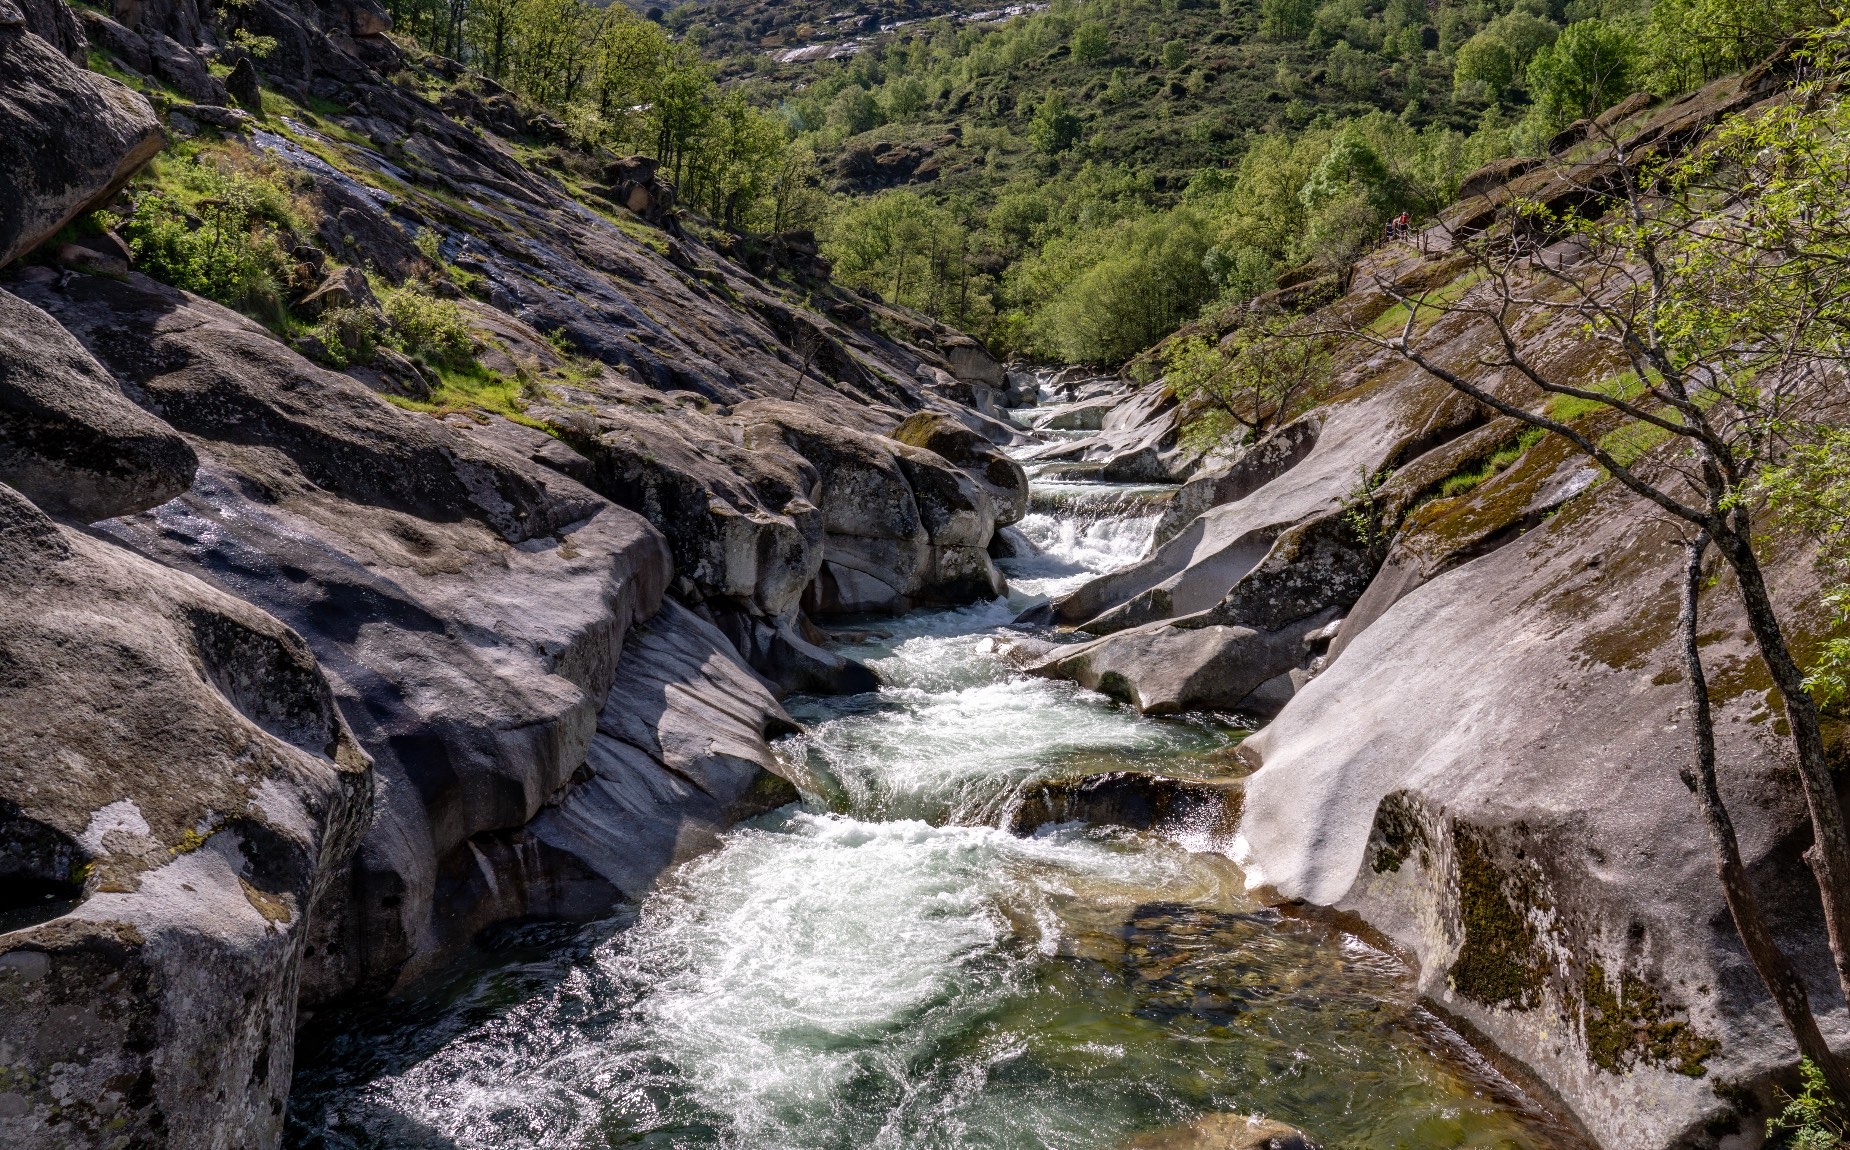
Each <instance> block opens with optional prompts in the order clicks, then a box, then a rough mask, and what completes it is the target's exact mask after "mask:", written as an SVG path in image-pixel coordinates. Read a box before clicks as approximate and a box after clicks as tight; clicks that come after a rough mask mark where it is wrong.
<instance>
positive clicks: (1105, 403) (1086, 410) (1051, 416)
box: [1031, 395, 1123, 431]
mask: <svg viewBox="0 0 1850 1150" xmlns="http://www.w3.org/2000/svg"><path fill="white" fill-rule="evenodd" d="M1122 400H1123V397H1122V396H1116V395H1104V396H1100V397H1098V398H1097V399H1082V400H1078V401H1076V402H1073V403H1062V404H1060V405H1059V406H1057V407H1045V408H1042V409H1041V410H1039V411H1037V412H1035V413H1034V419H1033V421H1032V424H1031V426H1033V428H1034V430H1036V431H1103V430H1105V417H1106V416H1107V415H1109V414H1111V410H1112V409H1113V408H1115V407H1117V406H1118V404H1119V403H1120V402H1122Z"/></svg>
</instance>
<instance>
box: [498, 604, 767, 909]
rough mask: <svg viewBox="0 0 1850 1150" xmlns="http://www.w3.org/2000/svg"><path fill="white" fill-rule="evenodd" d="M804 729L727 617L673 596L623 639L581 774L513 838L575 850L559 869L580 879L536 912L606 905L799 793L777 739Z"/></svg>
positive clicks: (635, 893) (516, 848)
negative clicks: (756, 668)
mask: <svg viewBox="0 0 1850 1150" xmlns="http://www.w3.org/2000/svg"><path fill="white" fill-rule="evenodd" d="M795 729H796V725H795V724H794V723H792V722H791V721H790V717H789V716H788V715H786V714H785V713H784V709H783V708H782V707H781V706H779V705H778V702H777V700H776V698H775V697H773V695H772V693H771V691H770V689H769V687H768V686H767V685H766V684H765V683H764V682H763V681H762V680H760V679H759V678H758V677H757V676H756V675H754V674H753V673H752V672H751V670H750V669H748V668H747V667H745V666H744V664H743V663H742V662H741V661H740V659H739V655H738V653H737V652H736V651H735V650H734V649H733V647H732V644H731V643H729V642H728V641H727V640H726V637H725V636H724V635H722V634H721V633H720V632H719V630H718V629H717V628H715V627H714V626H712V625H711V624H710V623H706V622H704V621H703V620H701V619H700V618H699V617H697V616H696V615H694V613H693V612H691V611H689V610H687V609H686V608H685V607H681V606H679V605H678V604H675V603H673V602H669V603H665V604H664V605H663V607H662V610H661V611H660V613H658V614H657V615H656V616H655V617H654V618H653V619H651V620H649V621H648V622H647V623H645V624H642V625H641V626H639V627H637V628H636V629H634V630H633V631H632V632H631V633H630V635H629V637H628V639H627V640H626V641H625V642H624V646H623V658H622V659H621V660H620V661H619V662H618V664H617V678H616V682H615V683H614V684H612V686H611V689H610V694H609V696H608V697H607V698H606V701H605V705H604V709H603V711H602V712H601V713H600V714H599V716H598V723H597V734H596V735H595V736H594V737H593V738H592V740H591V748H590V751H589V753H588V755H587V757H586V759H585V767H584V771H583V773H582V776H583V777H581V778H579V779H578V780H576V782H575V785H574V786H573V787H572V788H571V789H570V790H568V791H566V792H565V794H564V795H563V796H562V797H561V798H560V800H559V801H558V802H556V803H554V804H551V805H549V806H548V807H547V809H546V810H545V811H544V812H543V813H542V814H541V815H540V817H539V818H537V819H535V820H534V821H533V823H532V824H530V825H529V826H528V827H527V828H526V829H525V830H523V831H522V832H521V833H520V835H518V836H516V837H515V838H513V839H512V840H510V841H509V843H508V845H507V847H506V848H505V849H507V850H508V851H510V852H511V853H513V854H515V855H518V854H520V853H521V852H522V849H523V846H524V845H525V844H527V843H532V844H536V845H538V846H539V847H540V848H542V849H543V850H545V851H550V852H557V853H558V854H560V855H563V856H568V857H569V858H571V859H572V860H574V867H573V868H565V867H557V868H555V869H556V870H558V871H560V872H561V873H570V874H573V875H574V876H575V878H574V881H572V882H569V883H565V884H553V885H551V886H548V887H546V888H543V890H544V893H545V896H546V899H547V900H548V901H545V902H542V901H540V900H539V899H537V898H536V899H534V901H533V902H531V903H530V904H529V906H528V908H527V913H529V914H545V915H548V916H551V917H566V918H590V917H595V916H598V915H602V914H607V913H608V912H609V911H610V909H611V907H612V906H613V905H614V904H615V903H617V902H618V901H621V900H623V899H636V898H639V897H641V895H642V894H644V893H645V892H646V891H647V890H648V889H649V887H650V886H651V885H653V883H654V882H655V880H656V878H657V877H659V876H660V875H661V874H662V873H663V872H664V871H666V870H667V869H668V868H669V867H670V866H672V865H674V864H675V863H677V862H681V861H683V860H685V859H687V858H690V857H692V856H693V855H695V854H699V853H701V852H703V851H705V850H708V849H710V848H711V847H713V846H714V845H716V843H717V841H718V835H719V832H720V831H722V830H724V829H725V828H726V827H729V826H731V825H732V824H733V823H735V822H738V821H739V820H740V819H745V818H750V817H752V816H754V815H758V814H762V813H764V812H765V811H768V810H771V809H773V808H776V807H780V806H783V805H784V804H786V803H792V802H795V801H797V797H798V796H797V792H796V788H795V787H793V786H792V785H791V784H790V783H789V782H788V781H786V780H785V779H784V778H783V777H782V775H781V774H780V773H779V771H780V770H781V768H780V766H779V764H778V761H777V757H776V755H775V754H774V753H773V752H772V750H771V748H770V745H769V743H768V742H767V738H768V737H770V736H775V735H780V734H786V733H788V732H791V731H794V730H795ZM535 893H538V892H535ZM554 899H556V900H557V901H552V900H554ZM502 917H507V916H506V915H503V916H502Z"/></svg>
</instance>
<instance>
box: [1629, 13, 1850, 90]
mask: <svg viewBox="0 0 1850 1150" xmlns="http://www.w3.org/2000/svg"><path fill="white" fill-rule="evenodd" d="M1829 19H1830V11H1829V9H1828V8H1827V7H1826V6H1825V5H1823V4H1820V3H1818V2H1817V0H1656V2H1655V3H1653V4H1652V5H1651V20H1650V23H1649V25H1647V27H1646V29H1645V35H1644V48H1645V55H1646V62H1645V64H1646V70H1647V71H1648V73H1649V75H1650V80H1651V85H1652V87H1654V88H1656V89H1657V90H1659V91H1661V92H1664V93H1672V92H1680V91H1682V90H1684V89H1686V88H1692V87H1695V86H1696V85H1697V84H1701V83H1704V82H1706V81H1709V80H1713V79H1715V78H1716V77H1718V76H1723V75H1726V74H1728V73H1729V72H1741V71H1745V70H1746V69H1748V68H1751V67H1752V66H1753V65H1755V64H1757V63H1759V62H1760V61H1761V60H1763V59H1765V58H1766V57H1767V55H1769V54H1770V53H1771V52H1772V51H1773V49H1774V48H1776V47H1778V46H1779V43H1780V41H1781V40H1784V39H1785V38H1786V37H1787V36H1789V35H1791V34H1792V33H1793V31H1795V30H1796V29H1798V28H1802V27H1805V26H1807V25H1812V24H1822V23H1826V22H1828V21H1829Z"/></svg>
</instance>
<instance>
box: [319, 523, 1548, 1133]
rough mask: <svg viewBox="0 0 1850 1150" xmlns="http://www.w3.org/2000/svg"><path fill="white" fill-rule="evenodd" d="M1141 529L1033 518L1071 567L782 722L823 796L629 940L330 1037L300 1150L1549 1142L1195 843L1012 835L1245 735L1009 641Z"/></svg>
mask: <svg viewBox="0 0 1850 1150" xmlns="http://www.w3.org/2000/svg"><path fill="white" fill-rule="evenodd" d="M1082 510H1083V509H1082ZM1150 527H1151V520H1149V519H1148V518H1143V519H1133V520H1123V519H1110V518H1104V519H1100V518H1097V517H1087V516H1085V515H1083V514H1080V515H1067V516H1063V515H1061V514H1059V509H1058V508H1057V507H1056V508H1054V509H1053V510H1052V511H1046V510H1041V511H1037V512H1036V513H1035V515H1033V516H1031V517H1030V518H1029V520H1027V521H1025V522H1024V524H1023V531H1024V533H1025V534H1027V535H1029V536H1030V537H1031V538H1034V539H1036V540H1037V541H1038V542H1040V543H1041V544H1042V545H1043V546H1045V547H1046V548H1047V553H1046V554H1045V555H1043V556H1041V557H1038V558H1035V559H1030V560H1023V561H1020V562H1018V563H1016V564H1015V571H1014V572H1013V574H1014V576H1015V586H1016V588H1017V592H1016V595H1015V597H1014V600H1013V602H1011V603H1007V604H1001V603H998V604H992V605H987V606H982V607H976V608H969V609H964V610H960V611H948V612H937V613H931V614H919V615H915V616H911V617H908V618H906V619H904V620H900V621H896V622H892V623H887V624H881V625H879V626H881V627H882V628H883V630H884V633H883V634H881V635H878V636H873V637H867V638H864V639H863V640H862V642H861V643H860V645H859V646H858V647H856V648H854V649H853V653H855V654H857V655H859V656H861V657H863V658H867V659H869V660H870V661H871V662H872V663H873V664H874V666H875V667H876V669H877V670H878V672H879V673H880V675H881V677H882V681H883V683H885V684H886V685H885V687H884V688H883V689H882V690H881V691H880V692H879V693H878V694H877V695H867V696H859V697H855V698H851V699H828V700H794V701H793V702H792V705H791V710H792V712H793V714H794V715H795V716H796V717H797V718H798V719H799V720H800V721H801V722H803V723H804V724H805V727H806V732H805V733H804V734H803V735H799V736H795V737H793V738H792V739H790V740H787V741H786V742H785V743H784V744H782V745H781V746H780V748H779V752H780V754H781V755H782V756H783V757H784V759H785V761H786V763H787V764H788V765H789V767H790V769H791V773H792V774H793V776H794V777H796V778H797V779H799V780H800V786H801V788H802V790H803V792H804V794H805V796H806V801H805V802H804V803H803V804H801V805H800V806H795V807H789V808H785V809H784V810H781V811H777V812H774V813H772V814H771V815H768V816H766V817H765V818H763V819H760V820H758V821H756V822H755V823H753V824H750V825H747V826H744V827H741V828H739V829H737V830H735V831H734V832H732V833H731V834H729V835H728V836H727V838H726V840H725V842H724V844H723V846H722V847H721V848H720V849H719V850H717V851H715V852H713V853H711V854H709V855H706V856H704V857H702V858H699V859H697V860H695V861H693V862H692V863H690V864H688V865H686V866H684V867H682V868H680V869H679V870H678V871H677V872H675V873H674V874H672V875H670V876H669V877H668V878H667V879H666V880H665V881H664V882H663V883H662V884H661V886H660V887H659V888H658V889H657V890H656V892H655V893H654V894H653V895H651V896H650V897H649V898H648V899H647V900H646V901H645V902H644V903H643V904H642V905H641V906H640V907H639V908H632V909H630V910H628V911H626V913H624V914H623V915H621V916H619V917H618V918H616V919H614V920H612V921H610V922H606V923H600V924H594V925H593V926H590V927H586V928H582V929H567V928H560V927H554V928H550V929H548V928H534V929H529V930H527V931H525V932H515V933H509V934H506V935H504V936H503V937H502V938H501V939H500V940H498V945H497V946H496V947H494V948H492V949H491V951H490V952H489V953H486V954H484V955H483V956H482V958H481V960H480V961H479V962H477V963H476V964H474V965H473V966H472V967H471V968H470V969H467V970H464V971H461V972H458V973H456V974H455V975H453V976H452V977H451V979H450V980H449V981H448V982H447V983H446V984H445V985H441V986H432V987H430V988H427V990H426V992H425V993H423V994H421V995H419V996H416V997H414V998H411V999H409V1000H407V1001H404V1002H400V1003H396V1004H393V1005H392V1006H390V1007H388V1008H384V1009H383V1010H376V1011H373V1012H371V1013H369V1014H367V1015H366V1016H364V1017H360V1016H349V1017H343V1018H338V1019H332V1020H321V1022H320V1023H319V1024H318V1026H317V1027H316V1028H315V1029H314V1030H313V1031H311V1033H312V1034H313V1035H314V1037H312V1038H311V1040H310V1042H309V1043H308V1044H306V1045H305V1048H304V1065H303V1067H302V1068H301V1070H300V1071H299V1073H298V1077H297V1091H298V1096H297V1102H296V1105H295V1110H294V1119H293V1122H292V1129H291V1135H290V1140H291V1143H292V1145H294V1146H296V1147H298V1148H302V1150H306V1148H309V1147H393V1148H410V1147H420V1148H422V1147H444V1148H450V1147H459V1148H471V1150H473V1148H478V1147H479V1148H496V1150H501V1148H506V1150H513V1148H523V1150H524V1148H529V1147H559V1148H572V1150H582V1148H592V1147H615V1146H639V1147H677V1148H679V1147H708V1146H711V1147H726V1148H737V1150H798V1148H801V1150H811V1148H814V1150H849V1148H861V1147H892V1148H895V1150H897V1148H902V1147H904V1148H915V1147H916V1148H926V1147H930V1148H944V1150H952V1148H988V1147H994V1148H997V1150H1002V1148H1008V1150H1016V1148H1021V1150H1028V1148H1039V1147H1046V1148H1060V1150H1082V1148H1085V1150H1091V1148H1098V1150H1111V1148H1117V1147H1121V1146H1123V1145H1124V1143H1125V1142H1126V1140H1127V1139H1129V1138H1131V1137H1132V1136H1136V1135H1143V1134H1148V1133H1150V1132H1153V1131H1162V1130H1164V1129H1166V1128H1171V1127H1175V1126H1177V1125H1179V1124H1184V1123H1186V1122H1188V1121H1189V1120H1191V1119H1194V1118H1197V1117H1200V1116H1202V1115H1205V1114H1209V1113H1214V1112H1228V1111H1232V1112H1239V1113H1254V1112H1262V1113H1264V1114H1266V1115H1268V1116H1270V1117H1274V1118H1278V1119H1281V1120H1284V1121H1288V1122H1292V1123H1295V1124H1298V1125H1301V1126H1302V1127H1304V1128H1305V1129H1306V1130H1307V1131H1308V1132H1310V1133H1311V1134H1312V1135H1313V1136H1314V1137H1316V1138H1318V1139H1319V1140H1321V1141H1322V1142H1324V1144H1325V1145H1327V1146H1332V1147H1338V1146H1340V1147H1357V1148H1362V1147H1368V1148H1383V1150H1385V1148H1390V1147H1405V1148H1413V1147H1422V1148H1425V1147H1515V1148H1531V1147H1536V1148H1539V1147H1547V1146H1555V1145H1559V1144H1560V1143H1559V1142H1558V1141H1557V1140H1556V1136H1555V1134H1554V1132H1552V1131H1551V1129H1550V1128H1549V1127H1548V1126H1547V1125H1546V1124H1545V1123H1544V1122H1542V1121H1540V1120H1539V1119H1538V1118H1537V1117H1535V1116H1534V1115H1533V1114H1531V1113H1527V1112H1525V1111H1524V1110H1523V1109H1522V1107H1521V1100H1520V1098H1519V1096H1517V1095H1516V1094H1515V1092H1514V1090H1513V1088H1510V1087H1509V1086H1508V1085H1507V1084H1505V1083H1502V1082H1500V1081H1499V1080H1498V1079H1497V1078H1496V1077H1495V1076H1494V1074H1492V1073H1491V1072H1490V1071H1489V1070H1488V1068H1486V1067H1484V1066H1482V1065H1481V1064H1478V1063H1476V1062H1475V1061H1474V1060H1473V1059H1472V1058H1471V1057H1470V1056H1469V1054H1468V1052H1467V1051H1465V1049H1464V1048H1463V1046H1462V1044H1460V1043H1458V1042H1457V1040H1456V1039H1455V1037H1453V1036H1452V1035H1451V1034H1450V1033H1449V1032H1448V1031H1447V1030H1446V1029H1445V1027H1444V1026H1443V1025H1441V1024H1440V1023H1439V1022H1438V1020H1436V1019H1434V1018H1433V1017H1431V1016H1430V1015H1429V1014H1427V1013H1426V1012H1425V1011H1424V1010H1423V1009H1421V1008H1420V1007H1419V1006H1418V1005H1417V1004H1416V1003H1415V1002H1414V1001H1413V1000H1412V997H1411V994H1410V991H1409V987H1408V980H1407V977H1406V972H1405V971H1404V970H1403V969H1401V968H1400V966H1399V965H1398V964H1397V963H1396V962H1395V961H1393V960H1392V959H1391V958H1389V957H1388V956H1386V955H1384V954H1382V953H1380V952H1378V951H1376V950H1374V949H1372V948H1370V947H1368V946H1366V945H1364V944H1363V943H1362V942H1360V941H1359V940H1357V939H1355V938H1352V937H1349V936H1347V935H1344V934H1342V933H1341V932H1339V931H1336V930H1333V929H1331V928H1328V927H1325V926H1319V925H1316V924H1314V923H1309V922H1303V921H1293V920H1289V919H1283V918H1280V917H1279V916H1278V915H1277V914H1276V913H1274V912H1272V911H1270V910H1267V909H1266V908H1264V907H1262V906H1259V905H1258V904H1256V903H1254V902H1252V901H1251V900H1249V899H1248V898H1247V897H1246V896H1245V894H1244V893H1243V882H1242V879H1241V876H1240V874H1239V872H1238V869H1237V868H1236V867H1235V866H1234V865H1233V864H1232V863H1231V862H1230V861H1228V860H1227V859H1226V858H1225V857H1223V856H1222V855H1220V854H1217V853H1214V852H1213V851H1212V850H1211V849H1209V848H1211V846H1212V844H1211V843H1209V842H1206V841H1204V840H1202V839H1201V837H1200V836H1198V835H1196V834H1194V833H1192V832H1190V831H1189V830H1188V829H1187V828H1175V829H1174V830H1172V831H1171V832H1169V833H1167V834H1140V833H1133V832H1128V831H1119V830H1112V829H1106V828H1088V827H1083V826H1079V825H1072V824H1068V825H1062V826H1057V827H1051V828H1044V829H1043V830H1042V831H1041V832H1040V833H1038V834H1036V835H1033V836H1029V837H1016V836H1011V835H1009V834H1007V833H1005V832H1003V831H1001V830H998V829H996V827H997V826H998V825H999V823H1000V821H1001V819H1002V817H1003V813H1004V812H1005V811H1006V809H1007V807H1008V804H1009V799H1010V796H1012V795H1013V794H1014V793H1015V791H1016V790H1017V788H1018V787H1020V786H1021V785H1022V784H1023V783H1025V782H1029V781H1032V780H1035V779H1040V778H1047V777H1067V776H1072V775H1078V774H1085V773H1089V772H1094V771H1100V770H1111V769H1146V770H1149V769H1160V770H1168V771H1174V772H1177V773H1185V774H1190V775H1212V774H1216V773H1220V772H1224V771H1226V770H1227V769H1229V766H1230V764H1231V762H1232V760H1231V758H1230V756H1229V755H1228V753H1227V752H1228V750H1229V749H1230V748H1231V747H1232V746H1233V745H1234V744H1235V743H1236V742H1237V740H1238V739H1239V737H1240V735H1241V733H1242V732H1241V731H1240V730H1239V729H1238V728H1237V727H1236V726H1233V725H1230V724H1228V723H1226V722H1224V721H1218V720H1213V719H1209V718H1206V717H1196V718H1190V719H1180V720H1151V719H1144V718H1141V717H1139V716H1137V715H1136V714H1135V713H1134V712H1131V711H1129V710H1127V709H1125V708H1123V707H1120V706H1118V705H1116V704H1113V703H1111V702H1109V701H1108V700H1105V699H1103V698H1102V697H1100V696H1097V695H1093V694H1090V693H1088V692H1085V691H1081V690H1078V689H1076V688H1075V687H1073V686H1072V685H1071V684H1061V683H1052V682H1047V681H1042V680H1037V679H1030V678H1026V677H1024V676H1021V675H1018V674H1016V673H1014V672H1013V671H1011V670H1010V669H1009V668H1008V666H1007V665H1006V664H1005V662H1004V661H1003V660H1002V659H1001V657H1000V656H999V655H998V654H997V651H996V646H997V638H998V637H999V636H1004V635H1006V634H1007V632H1005V631H1003V630H1002V629H1001V625H1002V624H1003V623H1005V622H1006V621H1007V620H1008V619H1009V618H1011V617H1012V615H1013V613H1014V612H1015V611H1016V610H1019V609H1020V608H1021V607H1023V606H1025V605H1026V604H1027V603H1028V602H1030V601H1032V597H1033V596H1035V595H1037V594H1043V593H1047V592H1050V591H1057V590H1060V589H1063V588H1064V587H1065V586H1070V585H1072V584H1073V583H1075V582H1077V581H1078V580H1080V579H1083V578H1084V577H1085V576H1086V574H1087V573H1088V572H1091V571H1097V570H1102V569H1105V568H1107V567H1109V566H1113V565H1116V564H1119V563H1122V562H1125V561H1128V560H1129V559H1133V558H1135V557H1136V554H1137V553H1138V552H1139V551H1141V549H1142V546H1143V545H1144V543H1145V542H1147V539H1148V535H1149V530H1150Z"/></svg>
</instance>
